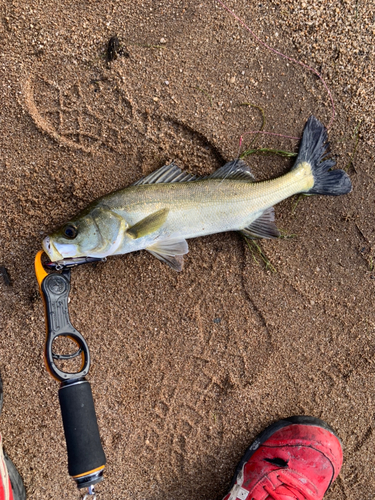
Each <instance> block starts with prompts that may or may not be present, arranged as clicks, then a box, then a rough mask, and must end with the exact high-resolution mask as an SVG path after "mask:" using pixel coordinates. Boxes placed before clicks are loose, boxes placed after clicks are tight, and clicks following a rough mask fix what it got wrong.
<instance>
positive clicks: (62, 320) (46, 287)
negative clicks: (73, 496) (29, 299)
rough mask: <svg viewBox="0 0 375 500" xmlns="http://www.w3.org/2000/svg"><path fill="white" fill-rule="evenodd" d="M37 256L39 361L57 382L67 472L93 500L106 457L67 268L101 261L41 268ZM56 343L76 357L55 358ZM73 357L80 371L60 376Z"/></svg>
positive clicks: (74, 261) (82, 260)
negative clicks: (41, 314)
mask: <svg viewBox="0 0 375 500" xmlns="http://www.w3.org/2000/svg"><path fill="white" fill-rule="evenodd" d="M42 257H43V250H41V251H39V252H38V253H37V255H36V257H35V274H36V278H37V281H38V284H39V291H40V294H41V296H42V299H43V302H44V309H45V315H46V342H45V346H44V360H45V363H46V367H47V370H48V372H49V373H50V375H51V376H52V377H53V378H54V379H55V380H57V381H58V382H60V388H59V402H60V409H61V416H62V421H63V427H64V433H65V440H66V446H67V453H68V471H69V475H70V476H71V477H72V478H73V479H74V481H75V482H76V484H77V486H78V488H79V489H80V490H83V489H87V493H86V494H85V495H84V497H83V500H85V499H88V498H90V497H91V498H92V500H95V498H96V494H95V485H96V484H97V483H99V482H100V481H102V480H103V472H104V467H105V464H106V458H105V454H104V451H103V447H102V444H101V441H100V435H99V428H98V423H97V418H96V413H95V407H94V401H93V397H92V392H91V386H90V383H89V382H88V381H87V380H86V378H85V377H86V376H87V374H88V372H89V368H90V353H89V349H88V346H87V343H86V341H85V339H84V338H83V336H82V335H81V334H80V333H79V332H78V331H77V330H76V329H75V328H74V327H73V325H72V324H71V322H70V319H69V312H68V297H69V292H70V272H71V270H70V268H71V267H74V266H77V265H80V264H85V263H88V262H96V261H101V260H103V259H93V258H86V257H85V258H79V259H67V260H65V261H61V262H59V263H53V262H49V263H45V264H43V262H42ZM46 268H47V269H48V271H49V272H47V271H46ZM58 338H67V339H69V340H71V341H73V342H74V343H75V344H76V345H77V350H76V352H73V353H71V354H57V353H55V352H54V350H53V344H54V342H55V341H56V340H57V339H58ZM78 356H80V357H81V367H80V369H79V370H77V371H75V372H68V371H64V370H63V369H60V368H58V366H57V364H56V362H59V361H60V362H64V361H65V362H68V361H71V360H73V359H74V358H77V357H78Z"/></svg>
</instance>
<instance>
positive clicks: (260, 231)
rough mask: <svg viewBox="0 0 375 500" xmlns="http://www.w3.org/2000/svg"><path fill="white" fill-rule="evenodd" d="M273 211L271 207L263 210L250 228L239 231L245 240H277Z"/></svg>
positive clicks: (278, 232) (277, 232)
mask: <svg viewBox="0 0 375 500" xmlns="http://www.w3.org/2000/svg"><path fill="white" fill-rule="evenodd" d="M274 221H275V210H274V208H273V207H271V208H268V209H267V210H265V211H264V212H263V213H262V215H261V216H260V217H258V218H257V219H255V221H253V222H252V223H251V224H250V226H248V227H245V228H244V229H242V230H241V231H240V233H242V234H243V235H244V236H246V237H247V238H266V239H270V238H279V236H280V231H279V230H278V229H277V227H276V224H275V222H274Z"/></svg>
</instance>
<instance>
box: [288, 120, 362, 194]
mask: <svg viewBox="0 0 375 500" xmlns="http://www.w3.org/2000/svg"><path fill="white" fill-rule="evenodd" d="M327 138H328V136H327V131H326V129H325V127H324V125H322V124H321V123H320V121H319V120H317V119H316V118H315V116H310V118H309V119H308V120H307V123H306V125H305V128H304V130H303V136H302V141H301V145H300V148H299V153H298V157H297V160H296V163H295V165H294V167H293V170H294V169H295V168H297V167H298V166H299V165H300V164H301V163H303V162H306V163H308V164H309V165H310V167H311V170H312V173H313V176H314V186H313V187H312V188H311V189H310V190H309V191H307V193H308V194H328V195H333V196H338V195H340V194H346V193H350V191H351V190H352V183H351V181H350V178H349V176H348V174H347V173H346V172H344V171H343V170H330V169H331V168H332V167H333V166H334V165H335V164H336V162H335V160H333V159H332V158H326V155H327V154H328V152H329V143H328V142H327Z"/></svg>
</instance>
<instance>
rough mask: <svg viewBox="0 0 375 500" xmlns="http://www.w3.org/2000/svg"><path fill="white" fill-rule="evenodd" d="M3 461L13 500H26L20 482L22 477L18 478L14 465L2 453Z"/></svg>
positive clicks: (22, 485) (21, 482)
mask: <svg viewBox="0 0 375 500" xmlns="http://www.w3.org/2000/svg"><path fill="white" fill-rule="evenodd" d="M4 459H5V464H6V466H7V469H8V475H9V479H10V484H11V485H12V493H13V498H14V500H26V491H25V486H24V484H23V481H22V477H21V476H20V474H19V472H18V470H17V469H16V467H15V465H14V463H13V462H12V461H11V459H10V458H9V457H8V455H7V454H6V453H4Z"/></svg>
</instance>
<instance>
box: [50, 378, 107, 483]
mask: <svg viewBox="0 0 375 500" xmlns="http://www.w3.org/2000/svg"><path fill="white" fill-rule="evenodd" d="M59 400H60V407H61V415H62V420H63V425H64V432H65V439H66V446H67V450H68V470H69V474H70V475H71V476H73V477H74V478H75V477H76V476H82V475H87V474H91V473H93V472H94V471H97V470H98V469H99V468H104V465H105V463H106V459H105V454H104V451H103V447H102V443H101V442H100V436H99V429H98V423H97V420H96V413H95V407H94V400H93V398H92V392H91V387H90V384H89V383H88V382H87V380H84V379H83V380H79V381H77V382H74V383H68V384H63V385H62V386H61V387H60V389H59Z"/></svg>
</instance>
